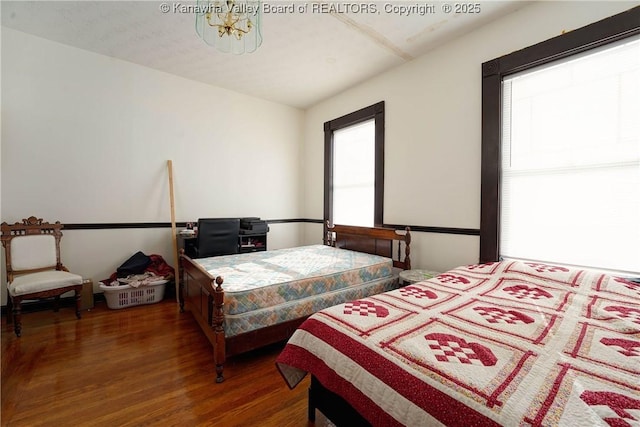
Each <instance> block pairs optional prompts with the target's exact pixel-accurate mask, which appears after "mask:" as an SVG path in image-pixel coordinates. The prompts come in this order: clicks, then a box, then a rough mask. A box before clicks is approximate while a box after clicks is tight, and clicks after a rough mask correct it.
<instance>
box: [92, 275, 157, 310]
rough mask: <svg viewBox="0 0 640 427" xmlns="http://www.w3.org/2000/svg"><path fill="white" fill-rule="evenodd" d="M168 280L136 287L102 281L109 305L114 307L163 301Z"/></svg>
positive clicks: (101, 286) (101, 287) (102, 287)
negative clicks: (114, 284)
mask: <svg viewBox="0 0 640 427" xmlns="http://www.w3.org/2000/svg"><path fill="white" fill-rule="evenodd" d="M167 282H168V280H165V279H162V280H157V281H154V282H151V283H149V284H147V285H142V286H140V287H137V288H134V287H132V286H130V285H118V286H109V285H105V284H104V283H102V284H101V285H100V289H102V290H103V291H104V297H105V299H106V300H107V306H108V307H109V308H112V309H118V308H125V307H133V306H135V305H142V304H153V303H156V302H160V301H162V298H164V288H165V286H166V284H167Z"/></svg>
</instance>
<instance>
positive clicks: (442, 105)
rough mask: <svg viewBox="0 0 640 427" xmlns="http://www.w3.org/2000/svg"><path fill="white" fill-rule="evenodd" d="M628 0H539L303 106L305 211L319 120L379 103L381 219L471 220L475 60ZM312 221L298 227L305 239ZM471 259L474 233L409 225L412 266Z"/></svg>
mask: <svg viewBox="0 0 640 427" xmlns="http://www.w3.org/2000/svg"><path fill="white" fill-rule="evenodd" d="M636 4H637V3H636V2H599V1H598V2H577V1H576V2H574V1H567V2H541V3H536V4H533V5H530V6H526V7H523V8H522V9H520V10H518V11H516V12H514V13H512V14H510V15H508V16H506V17H503V18H501V19H499V20H497V21H494V22H493V23H490V24H488V25H486V26H484V27H482V28H480V29H478V30H476V31H474V32H472V33H469V34H467V35H465V36H462V37H460V38H458V39H456V40H453V41H451V42H449V43H447V44H445V45H442V46H440V47H439V48H437V49H434V50H432V51H431V52H429V53H427V54H426V55H424V56H422V57H420V58H417V59H415V60H413V61H411V62H409V63H407V64H405V65H403V66H400V67H397V68H395V69H393V70H391V71H389V72H387V73H385V74H382V75H379V76H377V77H375V78H373V79H371V80H369V81H367V82H365V83H363V84H361V85H358V86H356V87H354V88H352V89H350V90H348V91H345V92H344V93H342V94H340V95H338V96H335V97H333V98H330V99H328V100H326V101H324V102H322V103H320V104H318V105H315V106H314V107H312V108H310V109H309V110H308V111H307V112H306V115H305V126H304V135H305V136H304V141H305V147H304V153H303V156H304V164H305V167H304V168H303V170H302V172H303V175H304V183H305V191H304V216H305V217H309V218H322V212H323V163H322V161H321V160H318V159H322V158H323V148H324V140H323V138H324V136H323V124H324V122H326V121H328V120H332V119H335V118H337V117H340V116H342V115H344V114H347V113H350V112H352V111H355V110H358V109H360V108H363V107H366V106H369V105H371V104H374V103H376V102H379V101H385V115H386V134H385V200H384V222H385V223H389V224H409V225H420V226H438V227H455V228H475V229H478V228H480V152H481V113H482V109H481V95H482V91H481V83H482V79H481V75H482V74H481V67H482V63H483V62H486V61H489V60H492V59H494V58H497V57H499V56H502V55H505V54H508V53H510V52H512V51H515V50H519V49H523V48H525V47H528V46H530V45H533V44H536V43H539V42H541V41H544V40H547V39H549V38H552V37H554V36H557V35H559V34H561V33H562V32H563V31H569V30H573V29H576V28H580V27H582V26H584V25H587V24H589V23H592V22H595V21H598V20H600V19H603V18H605V17H608V16H611V15H614V14H616V13H619V12H622V11H625V10H628V9H630V8H631V7H633V6H635V5H636ZM318 230H321V226H320V225H317V224H309V225H306V226H305V230H304V241H305V242H307V243H309V242H312V241H314V239H316V236H317V235H318V234H319V233H320V234H321V231H318ZM478 258H479V237H476V236H459V235H446V234H433V233H413V244H412V260H413V265H414V266H415V267H420V268H429V269H432V270H436V271H444V270H446V269H449V268H453V267H455V266H458V265H461V264H467V263H475V262H477V261H478Z"/></svg>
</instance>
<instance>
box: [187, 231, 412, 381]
mask: <svg viewBox="0 0 640 427" xmlns="http://www.w3.org/2000/svg"><path fill="white" fill-rule="evenodd" d="M329 230H330V234H329V232H328V233H327V234H326V235H327V236H331V239H327V240H326V242H325V243H327V244H330V245H331V246H336V247H340V248H345V249H351V250H355V251H359V252H366V253H370V254H376V255H381V256H385V257H388V258H392V259H393V263H394V266H395V267H399V268H403V269H410V268H411V260H410V257H409V254H410V249H409V244H410V243H411V235H410V233H409V229H408V228H407V229H406V231H405V232H404V233H403V232H398V231H396V230H393V229H384V228H367V227H351V226H335V227H330V228H329ZM395 242H397V244H398V246H397V253H396V252H394V248H395V246H394V243H395ZM402 249H404V252H403V253H401V252H402ZM180 277H181V280H180V289H179V293H178V297H179V299H180V309H181V311H185V310H187V311H191V313H192V314H193V317H194V318H195V319H196V321H197V322H198V324H199V325H200V328H201V329H202V331H203V332H204V334H205V336H206V337H207V339H208V340H209V342H210V343H211V346H212V347H213V361H214V364H215V367H216V382H218V383H220V382H222V381H224V375H223V368H224V363H225V360H226V358H227V357H228V356H229V357H230V356H233V355H235V354H240V353H244V352H247V351H250V350H253V349H256V348H259V347H264V346H265V345H268V344H272V343H276V342H280V341H284V340H286V339H288V338H289V337H290V336H291V335H292V334H293V332H294V331H295V330H296V328H297V327H298V326H299V325H300V324H301V323H302V322H303V321H304V320H305V319H306V317H308V316H305V317H302V318H298V319H293V320H290V321H287V322H284V323H279V324H277V325H273V326H267V327H264V328H260V329H258V330H255V331H251V332H247V333H244V334H240V335H236V336H233V337H228V338H227V337H226V336H225V332H224V310H223V309H224V290H223V288H222V284H223V278H222V277H220V276H217V277H212V276H211V275H210V274H209V273H208V272H207V271H206V270H204V269H203V268H202V267H200V265H199V264H198V263H196V262H194V261H193V260H192V259H191V258H189V257H188V256H186V255H185V254H184V251H181V253H180Z"/></svg>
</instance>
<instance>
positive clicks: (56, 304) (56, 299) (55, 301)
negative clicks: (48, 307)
mask: <svg viewBox="0 0 640 427" xmlns="http://www.w3.org/2000/svg"><path fill="white" fill-rule="evenodd" d="M53 311H54V312H56V313H57V312H58V311H60V295H56V296H55V297H53Z"/></svg>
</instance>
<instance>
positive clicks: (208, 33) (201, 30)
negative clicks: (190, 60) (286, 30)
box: [196, 0, 262, 54]
mask: <svg viewBox="0 0 640 427" xmlns="http://www.w3.org/2000/svg"><path fill="white" fill-rule="evenodd" d="M261 27H262V8H261V5H260V2H259V1H256V0H198V2H197V6H196V33H198V35H199V36H200V37H201V38H202V39H203V40H204V41H205V43H207V44H209V45H211V46H214V47H215V48H216V49H218V50H220V51H222V52H225V53H229V52H232V53H235V54H242V53H245V52H253V51H255V50H256V49H257V48H258V47H259V46H260V45H261V44H262V34H261Z"/></svg>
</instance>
